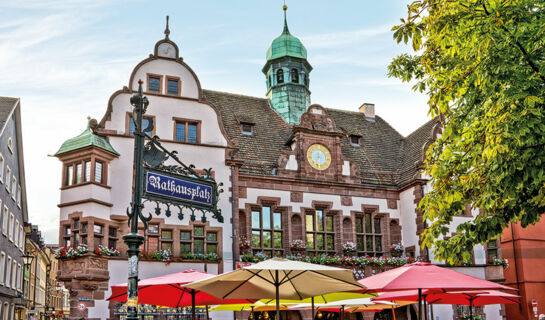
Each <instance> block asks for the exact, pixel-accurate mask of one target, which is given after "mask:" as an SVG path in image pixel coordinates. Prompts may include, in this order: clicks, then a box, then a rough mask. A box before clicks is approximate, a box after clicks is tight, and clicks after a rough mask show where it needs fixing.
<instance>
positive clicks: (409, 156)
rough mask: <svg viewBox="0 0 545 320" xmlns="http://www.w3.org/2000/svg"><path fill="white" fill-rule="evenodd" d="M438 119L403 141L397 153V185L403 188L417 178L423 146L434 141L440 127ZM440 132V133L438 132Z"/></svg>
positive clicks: (422, 157)
mask: <svg viewBox="0 0 545 320" xmlns="http://www.w3.org/2000/svg"><path fill="white" fill-rule="evenodd" d="M440 124H441V123H440V121H439V119H438V118H435V119H431V120H429V121H428V122H426V123H425V124H423V125H422V126H421V127H420V128H418V129H416V130H415V131H414V132H413V133H411V134H410V135H408V136H407V137H406V138H405V139H404V140H403V144H402V146H401V149H400V152H399V159H400V164H399V185H400V186H403V185H405V184H407V183H409V182H410V181H412V180H414V179H415V178H418V177H419V173H420V172H419V171H420V167H421V165H422V160H423V159H424V155H425V146H426V144H428V143H431V142H432V141H433V140H434V139H435V135H436V134H437V133H438V132H437V130H440V129H439V126H440ZM439 132H440V131H439Z"/></svg>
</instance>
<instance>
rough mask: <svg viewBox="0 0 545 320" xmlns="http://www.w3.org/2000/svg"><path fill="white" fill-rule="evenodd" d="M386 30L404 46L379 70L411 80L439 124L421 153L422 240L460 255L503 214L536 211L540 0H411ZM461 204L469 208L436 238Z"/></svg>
mask: <svg viewBox="0 0 545 320" xmlns="http://www.w3.org/2000/svg"><path fill="white" fill-rule="evenodd" d="M392 30H393V31H395V32H394V39H396V40H397V42H398V43H399V42H401V41H403V42H405V43H408V42H410V43H412V47H413V50H414V53H413V54H403V55H400V56H398V57H396V58H394V59H393V61H392V63H391V64H390V65H389V67H388V69H389V75H390V76H395V77H397V78H400V79H402V80H403V81H416V84H415V86H414V87H413V89H414V90H417V91H420V92H426V93H427V95H428V96H429V102H428V103H429V110H430V114H431V115H432V116H434V117H439V118H440V119H441V121H442V124H443V133H442V135H441V137H440V138H438V139H436V141H435V142H434V143H433V144H432V145H431V147H429V148H428V150H427V152H426V160H425V163H424V171H425V173H426V174H427V175H429V176H431V180H430V182H431V184H432V186H433V190H432V191H430V192H429V193H428V194H426V195H425V197H424V198H423V199H422V201H421V203H420V208H421V209H422V210H423V211H424V218H425V219H426V220H427V221H428V224H429V225H428V228H427V229H426V230H425V232H424V233H423V234H422V242H423V245H425V246H427V247H433V248H434V253H435V256H436V257H437V258H439V259H441V260H446V261H448V262H450V263H460V262H461V261H462V260H466V261H467V260H468V259H469V258H470V256H471V255H470V252H471V250H472V248H473V247H474V245H475V244H478V243H485V242H486V241H488V240H490V239H494V238H495V237H498V236H499V235H500V234H501V233H502V231H503V230H504V229H505V228H506V227H507V226H508V224H509V222H511V221H512V222H517V221H520V222H521V224H522V226H523V227H526V226H528V225H530V224H534V223H536V222H537V221H539V218H540V215H541V213H543V212H545V169H544V165H545V105H544V101H545V2H544V1H543V0H512V1H509V0H504V1H494V0H464V1H455V0H419V1H414V2H412V3H411V4H410V5H408V18H407V19H401V24H400V25H397V26H394V27H393V29H392ZM466 204H470V205H471V206H472V208H474V209H479V210H480V213H479V215H478V216H477V217H476V218H475V219H474V220H472V221H467V222H464V223H462V224H460V225H459V226H458V227H457V229H456V235H454V236H452V237H451V238H449V239H448V240H441V239H442V236H445V235H447V232H449V229H448V225H449V224H450V223H451V222H453V218H454V217H456V215H458V214H460V213H462V212H463V211H464V210H465V208H466ZM449 236H450V234H449Z"/></svg>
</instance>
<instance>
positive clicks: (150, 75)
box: [146, 73, 163, 94]
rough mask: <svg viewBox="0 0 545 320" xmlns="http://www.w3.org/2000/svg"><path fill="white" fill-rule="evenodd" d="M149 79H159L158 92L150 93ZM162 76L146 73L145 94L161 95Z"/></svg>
mask: <svg viewBox="0 0 545 320" xmlns="http://www.w3.org/2000/svg"><path fill="white" fill-rule="evenodd" d="M150 78H159V87H158V88H159V91H151V90H150V85H149V84H150V82H149V80H150ZM162 89H163V76H162V75H160V74H155V73H147V74H146V93H155V94H162V93H163V91H162Z"/></svg>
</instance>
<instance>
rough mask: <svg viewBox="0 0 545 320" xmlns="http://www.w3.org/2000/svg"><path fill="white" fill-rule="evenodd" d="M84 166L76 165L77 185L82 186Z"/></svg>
mask: <svg viewBox="0 0 545 320" xmlns="http://www.w3.org/2000/svg"><path fill="white" fill-rule="evenodd" d="M82 173H83V172H82V164H81V163H78V164H76V172H75V176H76V184H80V183H81V182H82V176H81V175H82Z"/></svg>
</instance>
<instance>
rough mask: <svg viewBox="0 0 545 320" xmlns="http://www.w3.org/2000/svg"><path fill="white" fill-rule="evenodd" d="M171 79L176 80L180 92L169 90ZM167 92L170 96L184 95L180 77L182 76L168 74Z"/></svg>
mask: <svg viewBox="0 0 545 320" xmlns="http://www.w3.org/2000/svg"><path fill="white" fill-rule="evenodd" d="M169 81H176V82H177V83H178V86H177V90H178V92H177V93H170V92H168V82H169ZM165 94H166V95H168V96H175V97H180V96H181V95H182V80H181V79H180V77H174V76H166V81H165Z"/></svg>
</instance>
